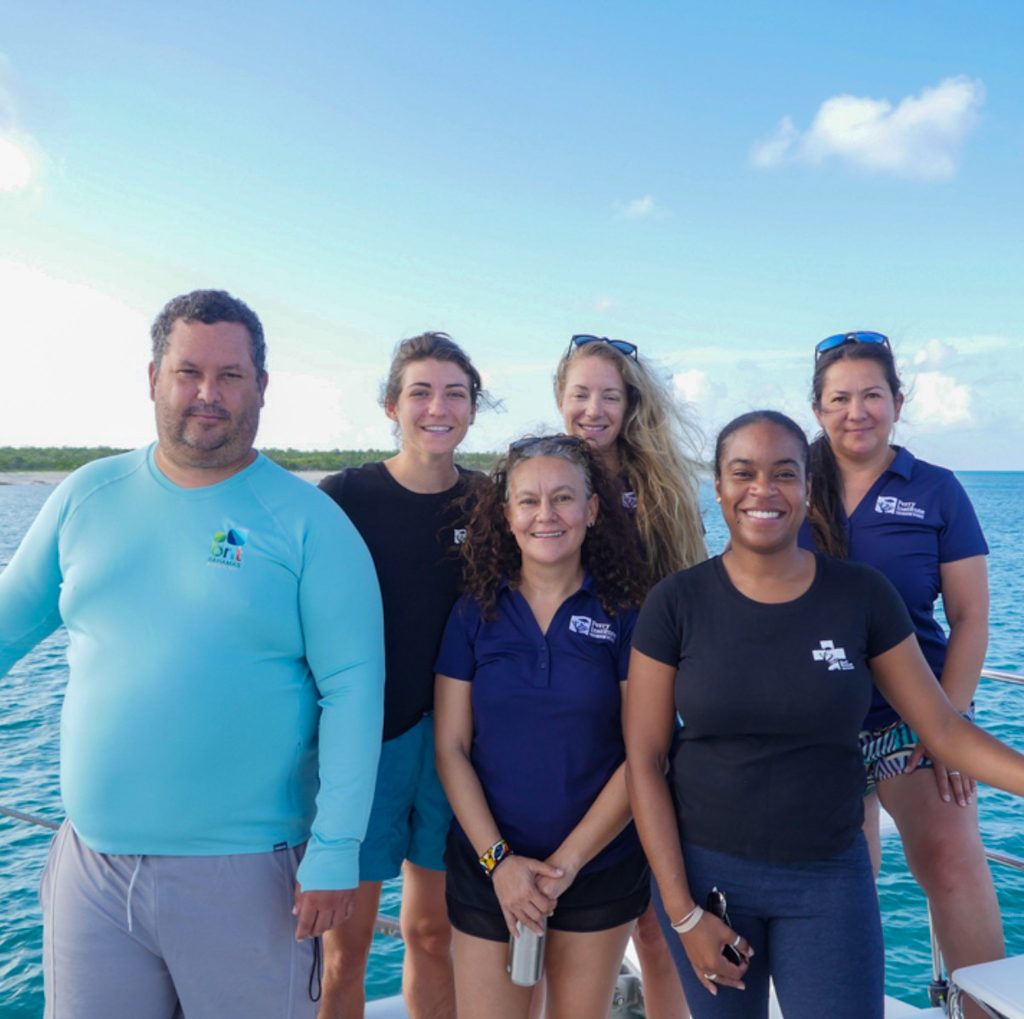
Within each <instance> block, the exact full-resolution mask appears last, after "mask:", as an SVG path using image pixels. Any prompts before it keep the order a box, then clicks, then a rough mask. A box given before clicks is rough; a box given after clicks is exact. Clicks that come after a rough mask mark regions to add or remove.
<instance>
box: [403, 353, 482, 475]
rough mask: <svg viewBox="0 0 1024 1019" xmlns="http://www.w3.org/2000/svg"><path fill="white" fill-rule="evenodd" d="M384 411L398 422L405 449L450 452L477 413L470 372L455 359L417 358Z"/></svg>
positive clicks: (429, 452)
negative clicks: (463, 368) (395, 396)
mask: <svg viewBox="0 0 1024 1019" xmlns="http://www.w3.org/2000/svg"><path fill="white" fill-rule="evenodd" d="M384 412H385V413H386V414H387V416H388V417H389V418H391V420H392V421H394V422H396V423H397V424H398V429H399V431H400V432H401V433H402V448H403V449H404V450H406V451H410V452H412V451H415V452H418V453H422V454H424V455H426V456H450V455H451V454H452V453H453V452H454V450H455V447H456V446H458V444H459V443H460V442H462V440H463V439H464V438H465V437H466V431H467V430H468V428H469V426H470V425H471V424H472V423H473V418H474V417H475V411H474V410H473V405H472V399H471V395H470V381H469V376H468V375H466V373H465V372H464V371H463V370H462V369H461V368H460V367H459V366H458V365H457V364H455V363H454V362H452V361H437V360H435V359H434V358H424V359H423V360H420V361H413V362H411V363H410V364H408V365H407V366H406V368H405V370H404V371H403V372H402V385H401V388H400V389H399V392H398V399H397V400H396V401H395V402H394V403H393V404H390V403H389V404H386V405H385V407H384Z"/></svg>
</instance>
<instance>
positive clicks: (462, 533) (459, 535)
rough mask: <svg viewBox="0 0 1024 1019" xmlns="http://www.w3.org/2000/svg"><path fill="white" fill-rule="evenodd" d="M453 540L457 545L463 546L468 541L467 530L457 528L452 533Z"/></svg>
mask: <svg viewBox="0 0 1024 1019" xmlns="http://www.w3.org/2000/svg"><path fill="white" fill-rule="evenodd" d="M452 540H453V541H454V543H455V544H456V545H461V544H462V543H463V542H464V541H465V540H466V528H465V527H456V528H455V530H454V531H452Z"/></svg>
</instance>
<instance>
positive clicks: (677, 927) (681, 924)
mask: <svg viewBox="0 0 1024 1019" xmlns="http://www.w3.org/2000/svg"><path fill="white" fill-rule="evenodd" d="M703 915H704V910H703V909H701V908H700V906H694V907H693V909H691V910H690V912H689V913H687V914H686V916H684V917H683V918H682V920H676V922H675V923H674V924H672V930H674V931H675V932H676V933H677V934H689V933H690V931H692V930H693V928H694V927H696V926H697V924H699V923H700V918H701V917H702V916H703Z"/></svg>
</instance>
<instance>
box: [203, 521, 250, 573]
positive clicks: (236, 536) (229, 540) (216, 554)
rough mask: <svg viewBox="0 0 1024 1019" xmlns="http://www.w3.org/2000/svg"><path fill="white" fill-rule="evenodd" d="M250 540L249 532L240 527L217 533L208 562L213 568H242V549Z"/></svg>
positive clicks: (214, 536)
mask: <svg viewBox="0 0 1024 1019" xmlns="http://www.w3.org/2000/svg"><path fill="white" fill-rule="evenodd" d="M248 539H249V532H248V531H246V530H243V529H242V528H240V527H228V528H225V529H224V530H223V531H215V532H214V534H213V541H212V542H211V544H210V554H209V557H208V558H207V560H206V562H207V564H208V565H211V566H230V567H233V568H234V569H241V567H242V548H243V546H244V545H245V543H246V541H248Z"/></svg>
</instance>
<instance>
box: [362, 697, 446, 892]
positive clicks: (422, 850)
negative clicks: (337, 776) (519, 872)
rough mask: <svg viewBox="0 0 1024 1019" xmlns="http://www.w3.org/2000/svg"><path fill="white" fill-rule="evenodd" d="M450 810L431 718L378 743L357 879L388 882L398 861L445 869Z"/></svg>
mask: <svg viewBox="0 0 1024 1019" xmlns="http://www.w3.org/2000/svg"><path fill="white" fill-rule="evenodd" d="M451 820H452V808H451V807H449V806H448V799H447V797H446V796H445V794H444V789H442V788H441V780H440V779H439V778H438V777H437V770H436V769H435V767H434V716H433V715H425V716H424V717H423V718H422V719H421V720H420V721H419V722H417V723H416V725H414V726H413V727H412V728H411V729H409V730H408V731H406V732H403V733H402V735H401V736H396V737H395V738H394V739H389V740H387V741H386V742H385V743H384V745H383V746H382V747H381V752H380V764H379V766H378V768H377V787H376V789H375V790H374V793H373V807H372V808H371V809H370V820H369V823H368V824H367V826H366V838H364V839H363V845H362V848H361V849H360V852H359V880H360V881H387V880H389V879H391V878H393V877H398V875H399V874H400V873H401V872H402V861H403V860H409V861H410V862H411V863H414V864H416V866H417V867H426V868H427V869H428V870H444V844H445V839H446V837H447V835H448V825H449V824H450V823H451Z"/></svg>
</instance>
